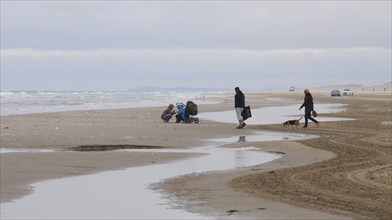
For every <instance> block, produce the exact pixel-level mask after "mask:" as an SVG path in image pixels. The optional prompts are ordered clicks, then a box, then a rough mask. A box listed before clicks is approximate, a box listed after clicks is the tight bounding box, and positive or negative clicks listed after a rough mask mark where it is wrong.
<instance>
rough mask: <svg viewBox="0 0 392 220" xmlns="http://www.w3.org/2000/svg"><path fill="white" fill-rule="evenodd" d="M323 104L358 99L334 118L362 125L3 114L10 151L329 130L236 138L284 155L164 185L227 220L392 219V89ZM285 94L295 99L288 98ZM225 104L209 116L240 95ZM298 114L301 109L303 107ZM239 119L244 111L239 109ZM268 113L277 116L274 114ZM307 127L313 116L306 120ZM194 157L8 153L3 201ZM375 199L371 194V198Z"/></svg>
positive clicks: (189, 143)
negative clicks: (50, 184) (55, 184)
mask: <svg viewBox="0 0 392 220" xmlns="http://www.w3.org/2000/svg"><path fill="white" fill-rule="evenodd" d="M313 95H314V99H315V102H316V104H315V106H316V109H317V103H318V102H319V103H343V104H348V108H347V111H345V112H342V113H333V114H328V116H331V117H348V118H355V119H357V120H354V121H344V122H325V123H322V125H321V127H320V128H315V125H314V124H313V125H312V124H311V126H310V127H309V128H308V129H301V130H294V129H291V130H289V129H287V128H283V127H281V125H280V124H276V125H249V126H247V128H246V129H243V130H237V129H234V127H235V124H228V123H218V122H212V121H203V120H201V122H200V123H199V124H197V125H196V124H193V123H192V124H176V123H174V120H173V121H171V123H162V121H161V120H160V119H159V115H160V113H161V111H163V108H143V109H120V110H101V111H79V112H63V113H45V114H30V115H23V116H6V117H1V144H0V145H1V147H2V148H4V147H7V148H23V149H25V148H30V149H34V148H40V149H41V148H44V149H64V148H68V147H77V146H81V145H96V146H102V145H106V146H128V147H132V146H134V145H137V146H145V147H146V148H154V147H164V148H173V147H179V148H182V147H196V146H200V145H203V144H205V143H204V142H203V141H201V140H202V139H208V138H223V137H228V136H236V135H238V136H241V135H245V136H246V135H250V134H251V133H252V132H254V131H260V130H273V131H284V132H287V131H290V132H293V133H309V134H316V135H320V136H321V137H320V138H317V139H311V140H303V141H282V142H280V141H276V142H268V143H247V142H241V143H233V144H231V145H229V146H228V147H230V146H248V145H249V146H250V145H251V146H252V147H259V148H262V149H264V150H267V151H280V152H284V153H285V156H283V157H282V158H281V159H279V160H276V161H273V162H270V163H267V164H264V165H260V166H255V167H250V168H240V169H236V170H230V171H225V172H214V173H205V174H195V175H187V176H185V177H180V178H175V179H172V180H170V181H167V182H165V183H162V184H157V185H156V187H157V188H160V189H165V190H166V192H168V194H169V195H171V194H174V195H176V200H177V202H178V203H176V205H178V206H179V207H182V208H185V209H188V210H190V211H198V212H202V213H207V214H211V215H212V216H215V217H218V218H233V219H238V218H255V219H260V218H291V219H293V218H296V219H298V218H309V219H314V218H324V219H326V218H327V219H329V218H345V217H347V218H359V219H360V218H364V219H390V218H391V215H392V214H391V213H392V210H391V208H390V207H392V202H391V199H390V198H391V196H392V192H391V185H392V180H391V179H392V174H391V171H392V161H391V140H392V138H391V130H392V129H391V126H392V125H391V122H392V113H391V94H390V93H389V94H388V93H385V94H361V93H359V94H358V93H357V94H356V95H355V96H353V97H339V98H337V97H336V98H331V97H328V95H324V94H317V93H315V94H313ZM277 97H281V98H285V99H288V100H290V101H284V102H282V101H281V100H279V99H276V98H277ZM222 100H223V102H222V103H220V104H214V105H203V106H199V111H200V112H208V111H223V110H230V109H232V95H231V94H229V95H228V96H227V97H224V98H222ZM302 101H303V95H302V94H301V93H286V94H279V95H277V94H249V95H247V102H248V103H254V104H253V106H254V107H255V108H257V107H262V106H274V105H289V104H293V103H294V104H295V103H298V105H300V104H301V103H302ZM294 114H298V112H295V113H294ZM233 117H235V116H234V113H233ZM266 117H268V116H266ZM302 123H303V121H302ZM190 156H192V155H188V154H164V153H159V154H158V153H157V154H154V155H151V154H141V153H139V154H136V153H131V152H106V151H105V152H102V151H101V152H74V153H67V152H61V151H60V152H55V153H28V154H26V153H23V154H20V153H19V154H16V153H12V154H1V191H0V195H1V202H7V201H11V200H13V199H16V198H20V197H22V196H24V195H26V194H28V193H31V191H32V189H30V188H29V184H31V183H34V182H37V181H42V180H47V179H52V178H59V177H65V176H73V175H81V174H88V173H94V172H99V171H103V170H116V169H122V168H125V167H131V166H140V165H146V164H151V163H164V162H167V161H171V160H175V159H181V158H184V157H190ZM364 198H366V199H364Z"/></svg>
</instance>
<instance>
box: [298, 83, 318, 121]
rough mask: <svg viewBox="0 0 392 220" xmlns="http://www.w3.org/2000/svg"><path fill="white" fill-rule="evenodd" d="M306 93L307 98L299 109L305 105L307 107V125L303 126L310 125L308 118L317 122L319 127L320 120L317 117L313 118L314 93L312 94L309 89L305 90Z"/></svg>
mask: <svg viewBox="0 0 392 220" xmlns="http://www.w3.org/2000/svg"><path fill="white" fill-rule="evenodd" d="M304 93H305V98H304V103H303V104H302V105H301V107H300V108H299V110H301V109H302V108H303V107H305V125H304V127H303V128H307V127H308V119H309V120H311V121H313V122H314V123H316V124H317V127H319V126H320V122H318V121H317V120H316V119H314V118H312V111H313V97H312V94H310V91H309V90H308V89H305V90H304Z"/></svg>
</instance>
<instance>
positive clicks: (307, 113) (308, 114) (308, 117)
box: [304, 110, 318, 127]
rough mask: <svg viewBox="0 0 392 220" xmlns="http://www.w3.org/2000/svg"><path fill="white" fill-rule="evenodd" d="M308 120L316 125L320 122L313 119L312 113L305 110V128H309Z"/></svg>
mask: <svg viewBox="0 0 392 220" xmlns="http://www.w3.org/2000/svg"><path fill="white" fill-rule="evenodd" d="M308 119H309V120H311V121H313V122H314V123H316V124H317V123H318V121H317V120H316V119H314V118H312V111H307V110H305V125H304V127H308Z"/></svg>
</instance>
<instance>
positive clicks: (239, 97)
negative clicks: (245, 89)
mask: <svg viewBox="0 0 392 220" xmlns="http://www.w3.org/2000/svg"><path fill="white" fill-rule="evenodd" d="M234 90H235V95H234V108H235V112H236V114H237V119H238V123H239V125H238V126H237V127H236V128H237V129H242V128H244V127H245V126H246V124H245V121H244V118H243V117H242V115H241V113H242V111H243V110H244V107H245V95H244V93H242V91H241V90H240V88H239V87H235V89H234Z"/></svg>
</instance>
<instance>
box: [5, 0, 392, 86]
mask: <svg viewBox="0 0 392 220" xmlns="http://www.w3.org/2000/svg"><path fill="white" fill-rule="evenodd" d="M391 10H392V9H391V1H389V0H388V1H344V2H340V1H303V2H302V1H212V2H210V1H148V2H146V1H4V0H2V1H1V90H2V91H8V90H117V91H122V90H128V89H131V88H136V87H144V86H153V87H163V88H168V87H212V88H233V87H235V86H240V87H241V88H242V89H265V88H288V87H289V86H296V87H315V86H322V85H333V84H351V83H355V84H363V85H368V86H370V85H379V84H383V83H386V82H390V81H391V31H392V30H391Z"/></svg>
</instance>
